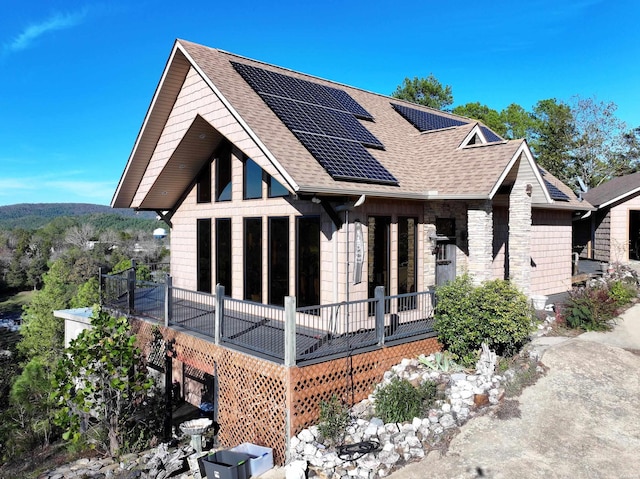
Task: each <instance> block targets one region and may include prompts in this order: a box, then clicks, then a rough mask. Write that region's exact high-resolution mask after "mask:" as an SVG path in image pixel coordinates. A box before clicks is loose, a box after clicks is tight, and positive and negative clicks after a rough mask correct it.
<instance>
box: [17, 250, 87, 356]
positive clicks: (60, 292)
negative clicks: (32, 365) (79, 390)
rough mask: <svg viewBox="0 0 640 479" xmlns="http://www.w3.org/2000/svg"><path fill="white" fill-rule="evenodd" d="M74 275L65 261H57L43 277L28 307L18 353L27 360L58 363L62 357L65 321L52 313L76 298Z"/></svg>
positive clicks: (25, 311) (25, 310) (64, 307)
mask: <svg viewBox="0 0 640 479" xmlns="http://www.w3.org/2000/svg"><path fill="white" fill-rule="evenodd" d="M71 271H72V268H71V265H70V264H69V263H68V262H67V261H65V258H59V259H57V260H56V261H54V262H53V263H52V264H51V268H50V269H49V271H48V272H47V273H46V274H45V275H44V276H43V282H44V287H43V288H42V289H41V290H40V291H36V292H35V294H34V295H33V298H32V299H31V302H30V303H29V305H27V306H26V307H25V309H24V314H23V324H22V327H21V329H20V332H21V333H22V341H20V343H19V344H18V349H19V350H20V351H21V352H22V354H24V355H25V356H26V357H27V358H30V359H31V358H34V357H37V358H43V359H44V360H45V362H55V361H56V360H57V358H58V356H59V355H60V354H61V353H62V349H63V342H64V321H63V320H61V319H59V318H56V317H54V316H53V311H55V310H60V309H66V308H68V307H69V303H70V301H71V298H72V297H73V296H74V295H75V294H76V289H77V287H78V285H77V284H75V283H74V282H72V281H70V275H71Z"/></svg>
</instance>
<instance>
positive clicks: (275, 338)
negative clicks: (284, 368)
mask: <svg viewBox="0 0 640 479" xmlns="http://www.w3.org/2000/svg"><path fill="white" fill-rule="evenodd" d="M222 304H223V310H222V312H221V322H220V342H222V343H228V344H233V345H236V346H240V347H241V348H244V349H248V350H250V351H254V352H257V353H260V354H263V355H266V356H268V357H270V358H273V359H277V360H284V350H285V317H284V315H285V308H284V307H282V306H272V305H267V304H262V303H254V302H252V301H242V300H239V299H233V298H229V297H225V298H223V302H222Z"/></svg>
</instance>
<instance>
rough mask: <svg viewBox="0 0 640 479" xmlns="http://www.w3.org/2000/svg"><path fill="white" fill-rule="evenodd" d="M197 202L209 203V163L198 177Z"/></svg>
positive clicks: (208, 162)
mask: <svg viewBox="0 0 640 479" xmlns="http://www.w3.org/2000/svg"><path fill="white" fill-rule="evenodd" d="M196 196H197V202H198V203H211V162H210V161H207V164H206V165H205V166H204V167H203V168H202V170H201V171H200V174H199V175H198V188H197V195H196Z"/></svg>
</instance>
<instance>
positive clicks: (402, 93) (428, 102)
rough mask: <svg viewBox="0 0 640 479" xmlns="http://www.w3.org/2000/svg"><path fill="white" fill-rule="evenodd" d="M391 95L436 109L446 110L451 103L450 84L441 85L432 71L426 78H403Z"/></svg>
mask: <svg viewBox="0 0 640 479" xmlns="http://www.w3.org/2000/svg"><path fill="white" fill-rule="evenodd" d="M391 96H392V97H394V98H399V99H401V100H407V101H410V102H413V103H417V104H419V105H424V106H429V107H431V108H437V109H438V110H446V109H447V107H449V106H450V105H451V104H453V94H452V93H451V86H449V85H446V86H442V83H440V82H439V81H438V79H437V78H436V77H435V76H434V75H433V73H430V74H429V76H428V77H427V78H418V77H414V78H413V80H410V79H409V78H405V79H404V81H403V82H402V85H399V86H398V87H397V88H396V91H394V92H393V93H392V94H391Z"/></svg>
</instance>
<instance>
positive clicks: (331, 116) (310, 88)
mask: <svg viewBox="0 0 640 479" xmlns="http://www.w3.org/2000/svg"><path fill="white" fill-rule="evenodd" d="M231 63H232V65H233V66H234V68H235V69H236V71H237V72H238V73H240V75H241V76H242V77H243V78H244V79H245V80H246V81H247V83H248V84H249V85H250V86H251V87H252V88H253V89H254V90H255V91H256V92H257V93H258V94H259V95H260V97H261V98H262V99H263V100H264V102H265V103H266V104H267V105H268V106H269V108H271V110H272V111H273V112H274V113H275V114H276V115H277V116H278V118H280V120H282V122H283V123H284V124H285V125H286V126H287V128H289V130H291V131H292V132H293V133H294V135H296V137H297V138H298V139H299V140H300V142H301V143H302V144H303V145H304V146H305V147H306V148H307V150H309V152H310V153H311V154H312V155H313V157H314V158H315V159H316V160H317V161H318V162H319V163H320V164H321V165H322V166H323V168H325V170H326V171H327V172H328V173H329V174H330V175H331V177H332V178H334V179H336V180H349V181H363V182H373V183H383V184H394V185H397V184H398V180H396V178H395V177H394V176H393V175H392V174H391V173H390V172H389V171H388V170H387V169H386V168H385V167H384V166H382V164H380V162H378V160H376V159H375V158H374V156H373V155H372V154H371V153H369V152H368V151H367V150H366V149H365V148H364V147H365V146H367V147H372V148H380V149H382V148H384V145H383V144H382V143H381V142H380V140H378V139H377V138H376V137H375V136H374V135H373V134H372V133H371V132H370V131H369V130H368V129H367V128H366V127H365V126H364V125H362V124H361V123H360V122H359V121H358V119H357V118H356V117H360V118H368V119H371V120H373V117H372V116H371V115H370V114H369V113H368V112H367V111H366V110H365V109H364V108H362V106H361V105H360V104H358V102H356V101H355V100H354V99H353V98H352V97H351V96H350V95H349V94H348V93H347V92H345V91H342V90H339V89H337V88H332V87H327V86H324V85H320V84H317V83H313V82H309V81H306V80H300V79H298V78H293V77H290V76H287V75H283V74H280V73H275V72H272V71H268V70H264V69H262V68H257V67H254V66H250V65H245V64H241V63H234V62H231Z"/></svg>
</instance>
